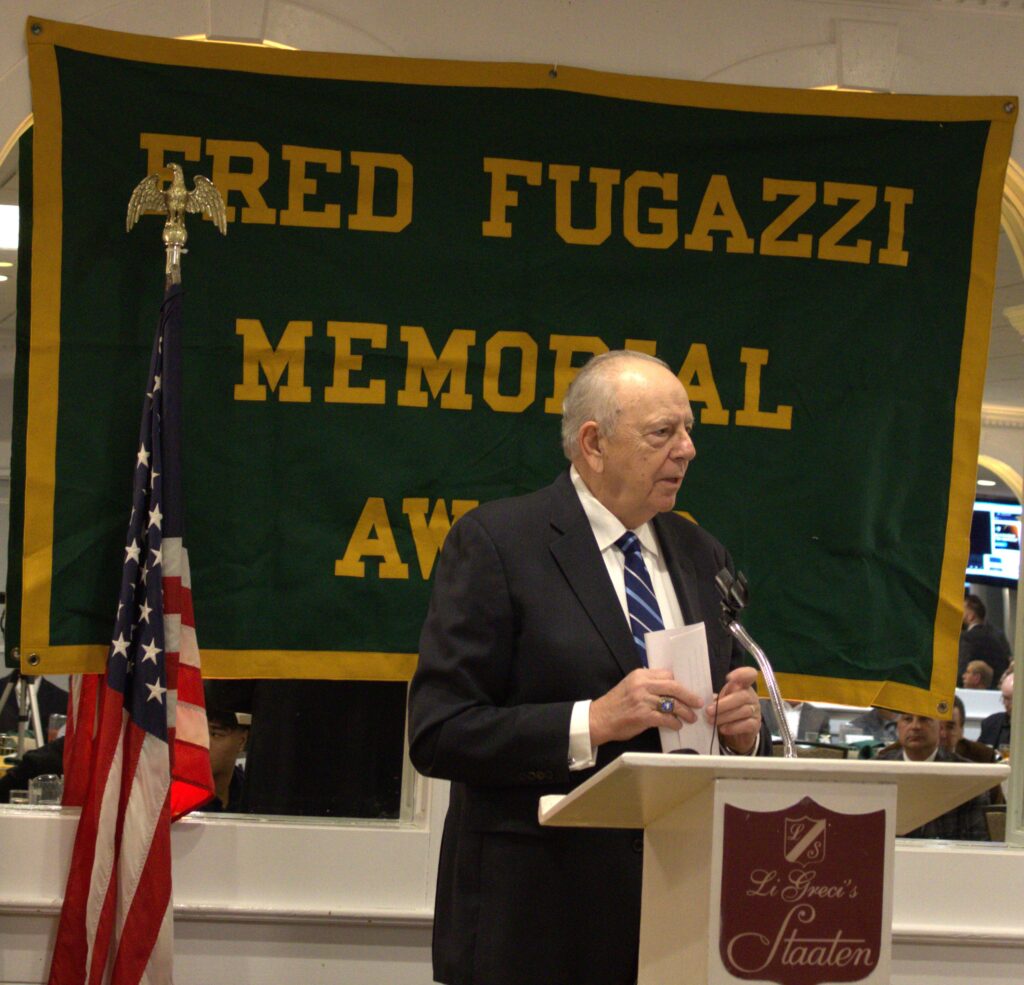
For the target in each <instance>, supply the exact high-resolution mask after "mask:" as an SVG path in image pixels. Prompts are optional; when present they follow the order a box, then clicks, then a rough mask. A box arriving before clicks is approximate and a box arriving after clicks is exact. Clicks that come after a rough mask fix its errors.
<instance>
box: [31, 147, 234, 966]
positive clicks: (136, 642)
mask: <svg viewBox="0 0 1024 985" xmlns="http://www.w3.org/2000/svg"><path fill="white" fill-rule="evenodd" d="M168 167H169V170H170V172H171V181H170V184H169V185H168V186H167V188H166V189H164V188H163V186H162V179H161V175H160V174H152V175H149V177H147V178H145V179H143V181H141V182H140V183H139V184H138V185H137V186H136V188H135V190H134V191H133V192H132V195H131V199H130V201H129V205H128V215H127V220H126V227H127V229H128V230H130V229H131V228H132V226H134V225H135V223H136V222H137V221H138V220H139V218H140V217H141V216H142V215H143V214H144V213H147V212H158V213H164V214H166V215H167V220H166V222H165V223H164V229H163V242H164V247H165V251H166V264H165V292H164V300H163V304H162V305H161V309H160V319H159V323H158V327H157V333H156V337H155V339H154V341H153V351H152V357H151V360H150V371H149V377H148V382H147V386H146V394H145V398H144V400H143V410H142V420H141V424H140V429H139V446H138V452H137V453H136V455H135V463H134V468H133V484H132V485H133V490H132V509H131V515H130V517H129V521H128V533H127V537H126V541H125V547H124V557H123V560H122V574H121V589H120V593H119V596H118V606H117V614H116V616H115V620H114V630H113V633H112V635H111V642H110V648H109V650H108V656H107V666H106V671H105V673H104V674H103V675H89V676H88V677H86V678H83V679H82V680H80V681H76V682H75V683H76V684H77V685H79V686H77V687H73V689H72V690H73V692H74V693H75V694H77V695H78V699H77V705H76V706H75V707H74V710H73V712H72V713H71V714H69V717H68V725H69V732H68V736H67V739H66V745H65V752H66V756H65V767H66V772H67V784H66V788H67V789H70V790H72V791H74V797H77V798H80V799H78V800H77V801H75V800H73V799H72V798H69V799H68V800H66V801H65V804H67V805H71V804H72V803H78V804H80V806H81V815H80V817H79V820H78V827H77V829H76V832H75V844H74V848H73V851H72V857H71V864H70V868H69V872H68V880H67V886H66V889H65V892H64V900H63V904H62V907H61V915H60V923H59V926H58V929H57V937H56V940H55V942H54V948H53V956H52V959H51V962H50V974H49V985H107V983H109V985H140V983H141V982H143V981H145V982H147V983H152V985H171V981H172V956H173V943H174V937H173V900H172V895H171V837H170V825H171V822H172V821H174V820H176V819H177V818H179V817H181V816H184V814H186V813H188V812H189V811H190V810H193V809H194V808H196V807H199V806H201V805H202V804H204V803H206V802H207V801H209V800H210V799H211V798H212V796H213V793H214V790H213V778H212V774H211V769H210V757H209V731H208V729H207V724H206V710H205V703H204V700H203V683H202V674H201V670H200V660H199V647H198V642H197V639H196V631H195V619H194V615H193V606H192V587H191V574H190V572H189V566H188V552H187V551H186V549H185V542H184V503H183V499H182V483H181V430H182V421H181V389H182V386H181V364H182V352H181V320H182V304H181V300H182V289H181V258H182V255H183V254H184V253H185V252H186V251H185V243H186V241H187V234H186V231H185V214H186V213H203V214H205V215H207V216H208V217H209V218H211V219H212V220H213V222H214V224H215V225H216V227H217V228H218V230H219V231H220V232H221V233H222V234H223V233H225V232H226V218H225V209H224V201H223V199H222V198H221V196H220V194H219V193H218V192H217V190H216V188H214V186H213V184H212V183H211V182H210V181H209V180H208V179H206V178H204V177H202V176H197V177H196V178H195V180H194V186H193V189H192V190H191V191H188V190H186V188H185V182H184V177H183V174H182V170H181V167H180V165H178V164H171V165H169V166H168ZM85 683H88V684H89V685H90V686H89V687H86V686H82V685H84V684H85ZM71 710H72V709H71V707H70V706H69V711H71ZM72 725H73V730H72V728H71V726H72Z"/></svg>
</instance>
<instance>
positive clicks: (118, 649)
mask: <svg viewBox="0 0 1024 985" xmlns="http://www.w3.org/2000/svg"><path fill="white" fill-rule="evenodd" d="M129 643H131V640H126V639H125V638H124V633H121V634H120V635H119V636H118V637H117V639H116V640H111V641H110V646H111V648H112V649H111V651H110V655H111V656H112V657H118V656H120V657H124V658H125V659H126V660H127V659H128V644H129Z"/></svg>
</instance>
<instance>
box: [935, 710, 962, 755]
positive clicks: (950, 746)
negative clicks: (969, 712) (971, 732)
mask: <svg viewBox="0 0 1024 985" xmlns="http://www.w3.org/2000/svg"><path fill="white" fill-rule="evenodd" d="M963 737H964V716H963V715H961V714H960V709H959V708H958V707H957V706H956V705H953V717H952V718H951V719H950V720H949V721H948V722H939V742H941V743H942V748H943V749H945V750H946V751H947V752H956V745H957V743H958V742H959V741H960V740H961V739H962V738H963Z"/></svg>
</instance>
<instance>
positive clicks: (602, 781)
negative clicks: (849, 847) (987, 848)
mask: <svg viewBox="0 0 1024 985" xmlns="http://www.w3.org/2000/svg"><path fill="white" fill-rule="evenodd" d="M1009 775H1010V767H1009V766H1006V765H1003V764H998V763H995V764H992V765H988V764H980V763H906V762H900V761H889V760H878V759H863V760H861V759H857V760H849V759H845V760H838V759H779V758H774V757H771V758H770V757H767V756H688V755H669V754H666V753H654V752H627V753H625V754H623V755H622V756H620V757H619V758H618V759H616V760H615V761H614V762H612V763H609V764H608V765H607V766H606V767H605V768H604V769H602V770H601V772H600V773H596V774H595V775H594V776H592V777H591V778H590V779H589V780H587V781H586V782H585V783H582V784H580V786H578V787H577V788H576V789H575V790H573V791H572V793H569V794H566V795H565V796H557V795H556V796H550V797H542V798H541V799H540V808H539V816H540V823H541V824H551V825H556V826H559V827H577V828H643V827H646V826H647V825H648V824H650V823H651V822H652V821H655V820H657V819H658V818H659V817H661V816H662V815H663V814H665V813H666V812H667V811H668V810H670V809H671V808H673V807H675V806H677V805H678V804H680V803H683V802H684V801H686V800H689V798H690V797H692V796H693V795H694V794H696V793H697V792H698V791H699V790H701V789H702V788H703V787H705V786H707V785H708V784H709V783H711V782H712V781H713V780H717V779H726V778H728V779H742V780H768V781H771V780H775V781H780V782H781V781H787V782H797V783H806V784H808V785H811V784H815V783H895V784H896V785H897V786H898V788H899V791H898V794H897V798H896V833H897V834H905V833H906V832H907V831H913V830H914V829H915V828H918V827H920V826H921V825H922V824H924V823H925V822H926V821H930V820H931V819H932V818H933V817H937V816H938V815H939V814H944V813H945V812H946V811H948V810H952V809H953V808H954V807H956V806H957V805H958V804H962V803H963V802H964V801H965V800H969V799H970V798H971V797H974V796H977V795H978V794H980V793H983V792H984V791H985V790H988V789H989V788H990V787H994V786H995V785H996V784H997V783H1001V782H1002V781H1003V780H1005V779H1006V778H1007V777H1008V776H1009ZM808 792H809V793H810V792H811V791H810V790H808Z"/></svg>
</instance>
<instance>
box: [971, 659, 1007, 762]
mask: <svg viewBox="0 0 1024 985" xmlns="http://www.w3.org/2000/svg"><path fill="white" fill-rule="evenodd" d="M999 692H1000V694H1002V696H1003V707H1004V708H1005V709H1006V710H1005V711H997V712H996V713H995V714H994V715H989V716H988V718H986V719H985V720H984V721H983V722H982V723H981V734H980V735H979V736H978V740H979V741H980V742H984V743H985V744H986V745H989V746H991V747H992V748H993V749H1003V748H1005V747H1007V746H1009V744H1010V712H1012V711H1013V674H1012V673H1010V674H1007V675H1006V676H1005V677H1004V678H1003V681H1002V683H1001V684H1000V685H999Z"/></svg>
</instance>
